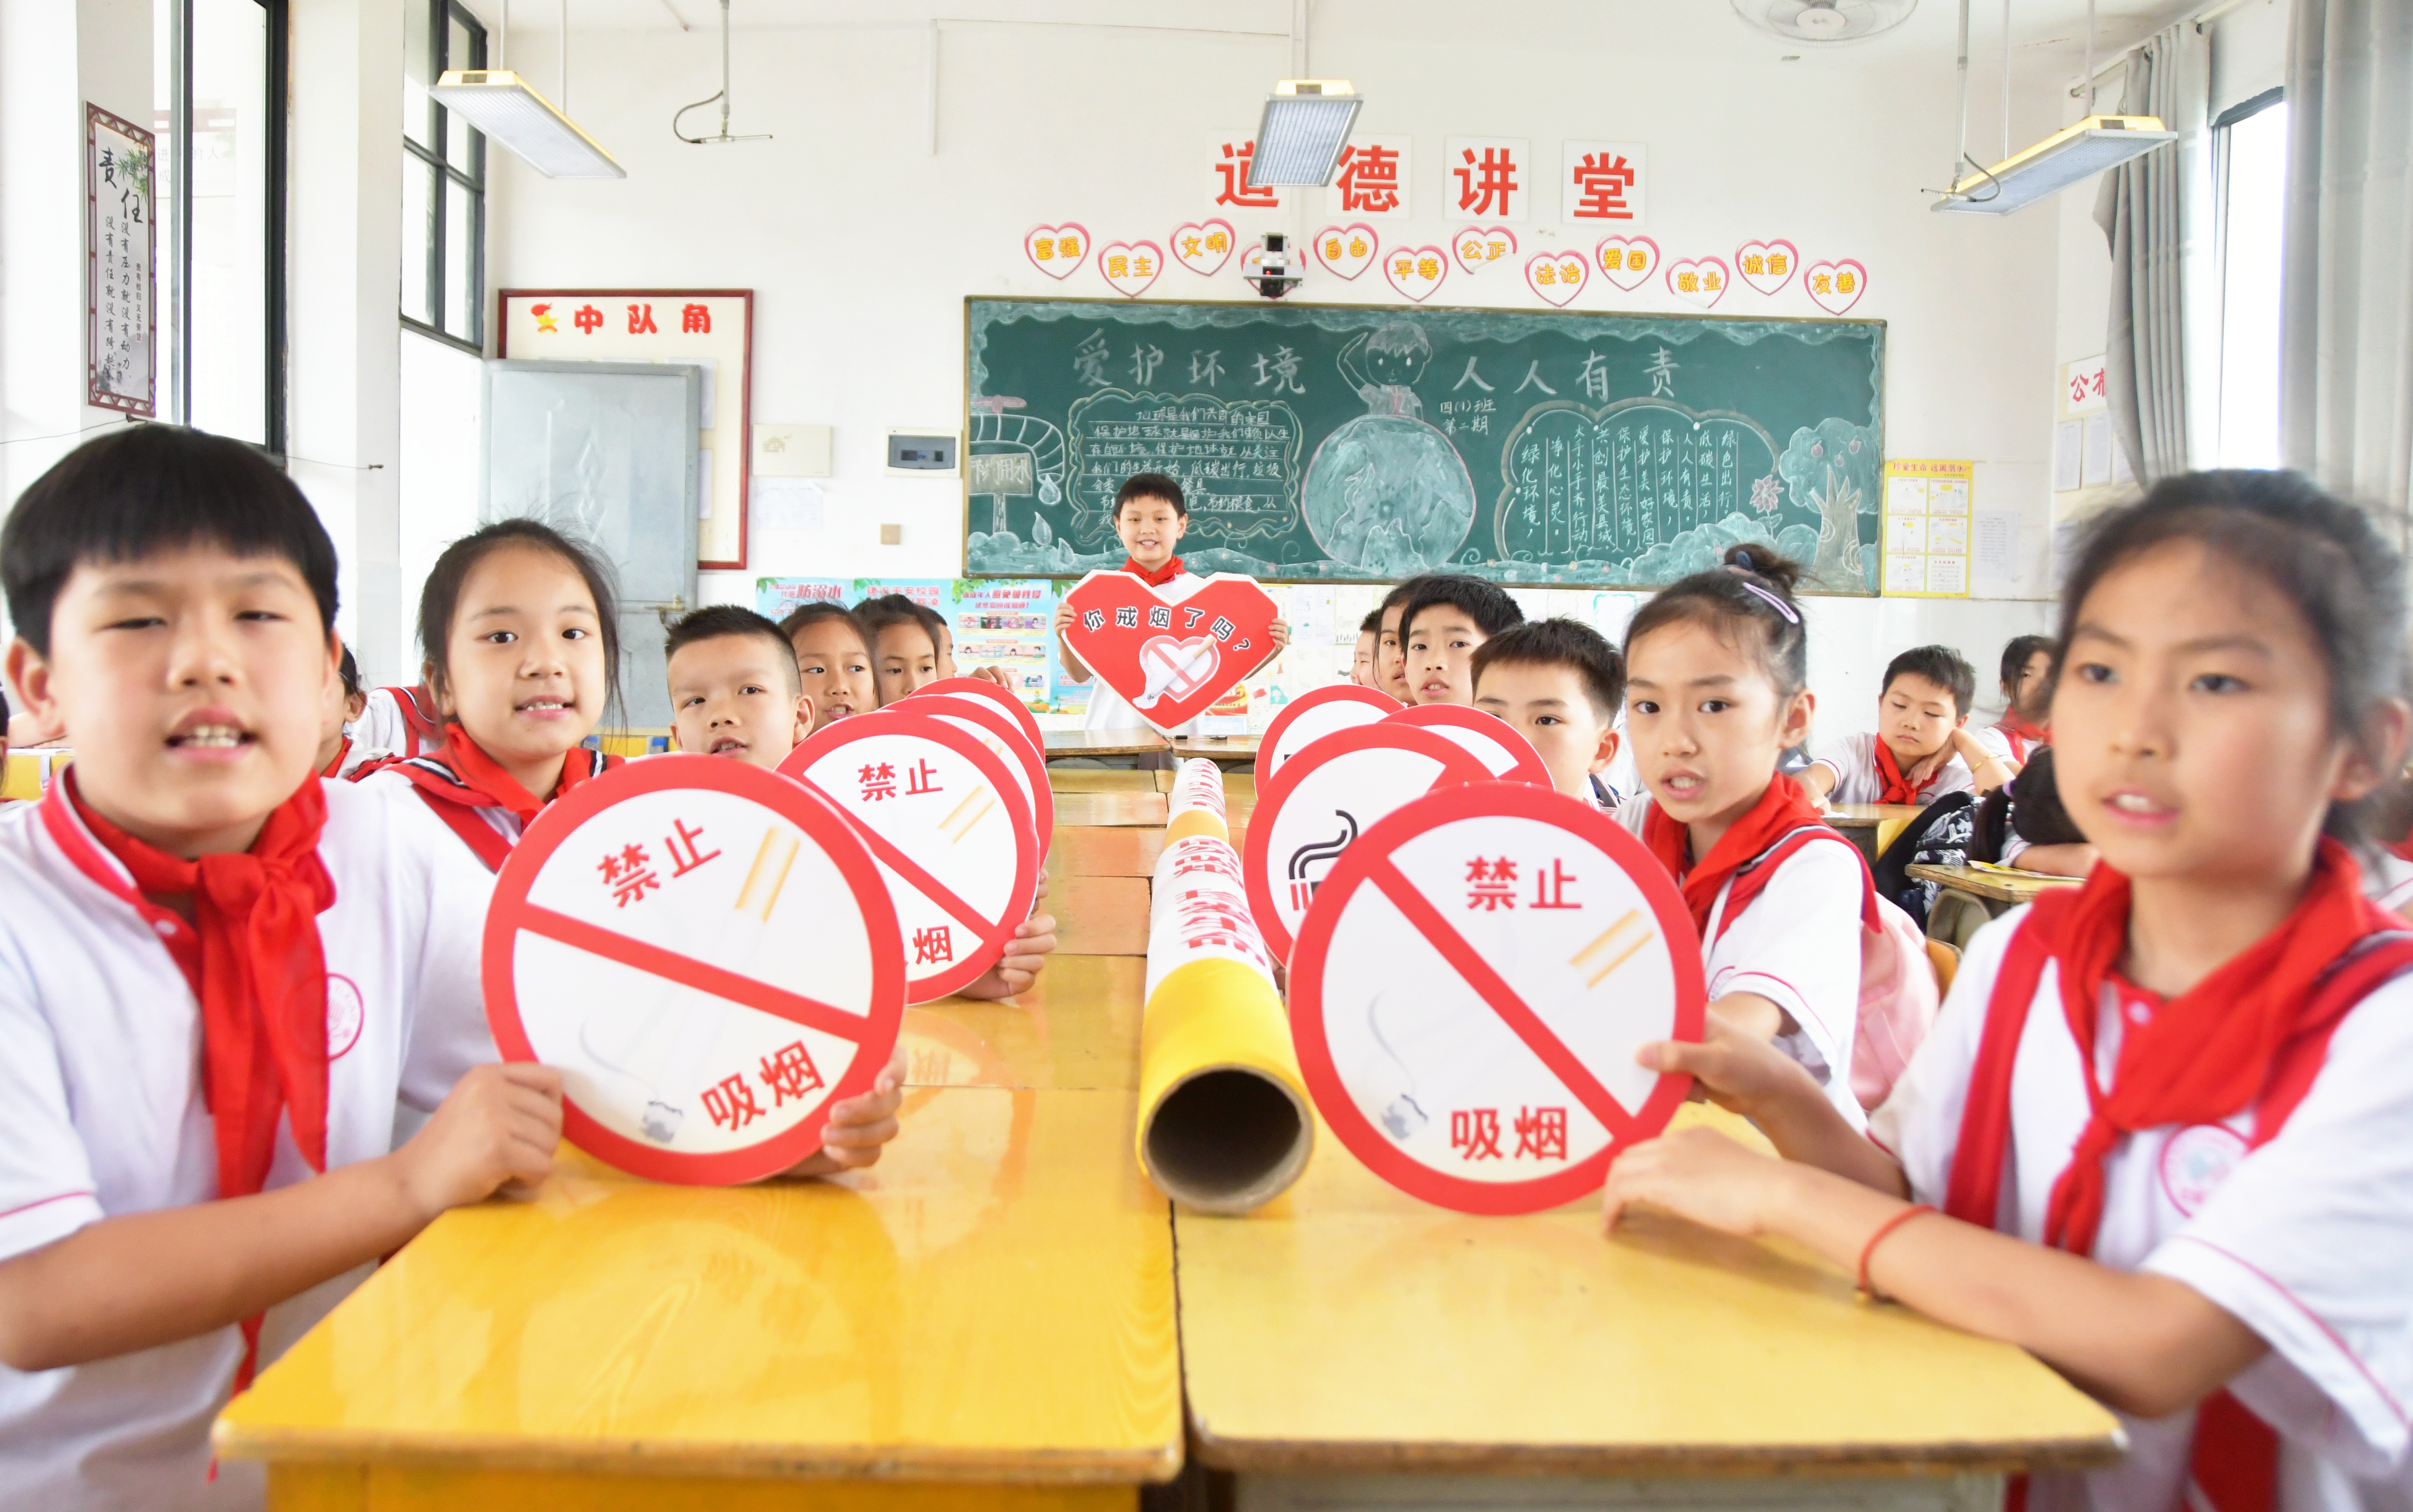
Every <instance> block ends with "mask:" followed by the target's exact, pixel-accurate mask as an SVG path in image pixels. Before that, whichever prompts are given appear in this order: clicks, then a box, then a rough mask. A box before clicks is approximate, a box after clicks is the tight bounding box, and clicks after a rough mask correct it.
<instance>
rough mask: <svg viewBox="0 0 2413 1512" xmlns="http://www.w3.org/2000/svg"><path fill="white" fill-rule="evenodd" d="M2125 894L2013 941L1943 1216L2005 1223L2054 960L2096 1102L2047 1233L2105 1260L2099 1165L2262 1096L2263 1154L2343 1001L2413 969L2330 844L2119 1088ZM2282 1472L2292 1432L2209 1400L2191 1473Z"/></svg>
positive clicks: (2135, 1030) (2094, 898)
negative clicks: (2039, 994) (2284, 905)
mask: <svg viewBox="0 0 2413 1512" xmlns="http://www.w3.org/2000/svg"><path fill="white" fill-rule="evenodd" d="M2128 897H2129V887H2128V879H2127V878H2126V877H2124V876H2123V875H2121V874H2120V873H2119V872H2116V871H2113V870H2112V869H2111V868H2110V867H2106V866H2097V867H2095V871H2094V873H2093V874H2092V875H2091V876H2089V877H2088V878H2087V880H2086V885H2085V886H2083V887H2079V888H2064V889H2056V890H2054V891H2052V892H2049V893H2046V894H2045V895H2044V896H2043V897H2039V898H2038V899H2036V903H2035V904H2034V905H2033V906H2032V907H2031V909H2030V911H2029V913H2028V917H2027V919H2026V921H2025V922H2024V923H2022V924H2021V926H2020V930H2019V933H2018V934H2016V935H2014V936H2013V937H2012V939H2011V943H2010V949H2009V950H2008V952H2007V953H2006V955H2005V956H2004V960H2003V966H2002V969H2001V971H1999V973H1998V974H1997V975H1996V976H1995V978H1994V989H1993V993H1992V995H1991V998H1990V999H1989V1001H1988V1002H1987V1005H1986V1024H1985V1028H1984V1030H1982V1033H1981V1036H1980V1038H1979V1040H1978V1045H1977V1058H1976V1063H1975V1064H1974V1065H1973V1066H1972V1067H1971V1070H1970V1076H1969V1091H1968V1101H1967V1104H1966V1105H1965V1107H1964V1109H1963V1111H1962V1113H1961V1137H1960V1141H1959V1144H1958V1145H1957V1146H1956V1147H1955V1149H1954V1150H1953V1154H1952V1171H1951V1177H1950V1180H1949V1184H1948V1186H1947V1190H1946V1194H1945V1201H1944V1210H1945V1211H1946V1212H1947V1213H1949V1214H1950V1215H1951V1216H1953V1217H1954V1218H1958V1219H1960V1220H1961V1221H1962V1222H1964V1223H1976V1224H1977V1225H1979V1226H1980V1227H1984V1228H1992V1227H1994V1226H1995V1223H1996V1220H1997V1218H1998V1216H1999V1215H2000V1213H2001V1200H2002V1187H2003V1179H2004V1174H2005V1170H2006V1166H2007V1164H2008V1161H2009V1157H2010V1151H2011V1143H2012V1138H2013V1134H2014V1131H2013V1130H2012V1128H2011V1113H2010V1102H2011V1075H2012V1071H2013V1067H2014V1063H2015V1061H2016V1060H2017V1059H2018V1053H2019V1045H2020V1038H2021V1034H2022V1032H2024V1030H2025V1029H2026V1027H2027V1016H2028V1012H2029V1008H2030V1005H2031V1004H2032V1003H2033V1002H2034V1001H2035V1000H2036V986H2037V983H2038V982H2039V981H2040V980H2041V978H2042V976H2043V973H2044V967H2045V963H2046V962H2047V961H2052V962H2056V963H2057V964H2058V965H2059V968H2060V972H2061V1000H2062V1012H2063V1015H2064V1016H2065V1018H2066V1019H2067V1021H2068V1025H2069V1030H2070V1035H2071V1037H2072V1038H2073V1039H2074V1040H2075V1041H2076V1042H2077V1045H2078V1063H2079V1065H2080V1067H2081V1068H2082V1070H2083V1072H2084V1074H2085V1076H2086V1095H2087V1101H2088V1103H2089V1104H2091V1106H2092V1108H2093V1110H2094V1111H2093V1116H2092V1117H2091V1118H2090V1119H2089V1120H2088V1122H2087V1125H2086V1129H2085V1132H2084V1133H2082V1134H2080V1136H2079V1139H2078V1143H2077V1146H2076V1147H2075V1148H2074V1149H2072V1150H2071V1151H2070V1160H2069V1164H2068V1166H2067V1167H2066V1168H2065V1169H2064V1170H2063V1171H2062V1173H2061V1175H2060V1177H2059V1178H2057V1179H2056V1180H2055V1181H2054V1182H2053V1187H2052V1193H2051V1196H2050V1199H2049V1200H2048V1205H2047V1208H2046V1214H2045V1238H2044V1242H2045V1243H2047V1244H2049V1245H2052V1246H2054V1247H2056V1248H2059V1249H2063V1250H2067V1251H2069V1252H2070V1253H2074V1254H2091V1253H2094V1249H2095V1236H2096V1233H2097V1230H2098V1229H2099V1228H2100V1226H2101V1223H2102V1219H2103V1202H2104V1172H2103V1162H2104V1160H2105V1158H2106V1157H2108V1156H2109V1155H2110V1153H2111V1151H2112V1150H2113V1149H2116V1148H2118V1146H2119V1145H2120V1143H2121V1141H2123V1140H2124V1139H2125V1138H2126V1137H2127V1136H2128V1135H2129V1134H2133V1133H2135V1132H2137V1131H2139V1130H2142V1129H2152V1128H2157V1127H2161V1126H2163V1125H2167V1124H2173V1123H2176V1124H2194V1123H2215V1122H2220V1121H2222V1120H2225V1119H2229V1118H2231V1117H2234V1116H2235V1115H2236V1114H2238V1113H2240V1112H2242V1111H2243V1110H2244V1109H2245V1108H2246V1107H2248V1106H2251V1107H2252V1108H2253V1109H2254V1133H2253V1134H2252V1136H2251V1137H2250V1138H2249V1140H2248V1141H2247V1148H2248V1149H2258V1148H2260V1147H2261V1146H2262V1145H2264V1144H2266V1143H2268V1142H2269V1141H2270V1140H2271V1139H2272V1136H2274V1135H2275V1134H2278V1133H2279V1131H2280V1130H2281V1129H2282V1128H2283V1127H2285V1126H2286V1124H2287V1119H2288V1116H2289V1115H2290V1114H2292V1113H2294V1112H2295V1110H2296V1106H2297V1104H2300V1103H2302V1101H2303V1098H2304V1094H2305V1093H2306V1092H2308V1091H2309V1090H2311V1089H2312V1085H2313V1079H2314V1077H2315V1076H2317V1075H2318V1074H2319V1072H2320V1069H2321V1066H2322V1063H2323V1062H2324V1060H2326V1059H2327V1057H2328V1054H2329V1042H2330V1036H2331V1035H2332V1033H2334V1032H2335V1031H2336V1030H2337V1027H2338V1025H2339V1023H2341V1022H2342V1021H2343V1020H2344V1019H2345V1017H2346V1014H2347V1012H2348V1011H2350V1010H2351V1009H2352V1008H2353V1007H2354V1006H2355V1005H2356V1004H2357V1003H2359V1002H2361V1001H2362V1000H2363V999H2364V998H2365V997H2367V996H2369V995H2370V994H2371V992H2372V991H2373V990H2374V989H2376V987H2378V986H2380V985H2381V984H2382V983H2384V982H2386V981H2387V980H2389V979H2390V978H2391V977H2393V976H2396V975H2398V974H2400V973H2401V972H2403V971H2406V970H2408V969H2413V940H2408V939H2406V937H2405V936H2404V935H2403V933H2402V931H2401V929H2400V928H2399V926H2397V925H2396V924H2395V923H2394V922H2392V921H2391V918H2390V916H2389V915H2388V914H2386V913H2384V912H2380V910H2379V909H2378V908H2377V907H2376V906H2375V905H2373V904H2372V903H2370V902H2369V901H2367V900H2366V899H2365V898H2364V897H2363V896H2362V887H2361V872H2360V870H2359V869H2358V868H2357V867H2356V866H2355V864H2354V858H2353V856H2351V855H2350V854H2348V853H2347V852H2346V848H2345V847H2344V846H2342V845H2340V844H2339V843H2338V842H2337V841H2335V840H2332V839H2323V840H2322V841H2321V842H2320V850H2319V852H2318V854H2317V858H2316V860H2315V863H2314V867H2313V876H2312V881H2311V883H2310V885H2308V886H2307V887H2306V888H2305V889H2304V896H2303V897H2302V899H2301V900H2300V901H2299V902H2298V903H2297V904H2296V907H2295V910H2294V911H2293V912H2290V913H2289V914H2288V915H2287V918H2286V919H2285V920H2284V921H2282V922H2281V924H2280V925H2279V926H2278V927H2277V928H2275V929H2273V930H2272V931H2271V932H2270V933H2269V934H2267V935H2264V936H2263V937H2262V938H2261V939H2260V940H2258V941H2255V942H2254V943H2253V944H2251V945H2248V946H2246V947H2245V949H2243V950H2242V951H2240V952H2238V953H2237V954H2236V955H2235V956H2230V957H2229V958H2228V960H2227V961H2225V962H2223V963H2222V964H2221V966H2220V967H2219V968H2218V969H2217V970H2216V971H2213V972H2212V974H2211V975H2209V976H2207V977H2205V978H2204V979H2203V980H2202V981H2200V982H2198V983H2197V984H2196V985H2195V986H2193V987H2191V988H2189V989H2188V990H2187V991H2185V992H2184V993H2182V994H2180V995H2179V996H2178V997H2176V998H2173V999H2169V1000H2168V1001H2163V1002H2160V1003H2158V1004H2157V1005H2155V1006H2154V1013H2153V1015H2152V1016H2151V1017H2150V1018H2149V1019H2147V1020H2146V1022H2144V1023H2143V1024H2139V1023H2137V1022H2135V1020H2134V1019H2133V1017H2132V1018H2131V1019H2129V1021H2128V1022H2127V1023H2126V1024H2125V1025H2124V1028H2123V1030H2122V1032H2121V1039H2120V1056H2119V1064H2118V1067H2117V1070H2116V1073H2115V1075H2114V1076H2113V1078H2112V1089H2111V1090H2110V1091H2109V1092H2106V1091H2104V1090H2103V1089H2102V1088H2101V1087H2100V1086H2098V1085H2097V1084H2096V1082H2095V1027H2096V1025H2097V1023H2098V1022H2099V1018H2100V1013H2101V1006H2102V988H2103V986H2104V984H2105V983H2106V982H2112V981H2116V980H2117V978H2116V976H2115V975H2114V970H2115V967H2116V965H2117V963H2118V961H2119V958H2120V955H2121V952H2122V951H2123V950H2124V948H2125V947H2126V944H2127V935H2128ZM2391 935H2392V938H2380V939H2374V938H2373V937H2375V936H2379V937H2388V936H2391ZM2121 988H2122V990H2121V994H2120V995H2121V997H2122V999H2123V1000H2124V1001H2129V1002H2134V1001H2139V1000H2140V999H2146V1000H2147V1001H2150V999H2149V998H2148V995H2146V994H2143V993H2140V992H2139V991H2138V990H2137V989H2136V988H2134V987H2132V986H2127V985H2126V984H2124V983H2123V984H2121ZM2277 1466H2278V1438H2277V1435H2276V1434H2275V1433H2273V1432H2272V1430H2271V1429H2270V1427H2269V1426H2268V1425H2267V1424H2265V1423H2263V1422H2262V1421H2261V1420H2260V1419H2259V1418H2258V1417H2256V1416H2254V1415H2253V1413H2252V1412H2250V1411H2249V1410H2248V1409H2246V1408H2245V1407H2244V1405H2243V1403H2241V1402H2239V1401H2237V1400H2236V1399H2235V1398H2234V1397H2233V1396H2231V1395H2230V1394H2229V1393H2228V1392H2227V1391H2225V1390H2224V1391H2217V1392H2214V1393H2213V1395H2212V1396H2211V1397H2209V1398H2207V1399H2206V1400H2205V1401H2204V1402H2203V1404H2202V1406H2201V1409H2200V1410H2199V1412H2198V1417H2197V1422H2196V1432H2195V1446H2194V1450H2193V1462H2192V1464H2191V1466H2190V1474H2191V1475H2192V1477H2193V1478H2194V1479H2195V1481H2196V1483H2197V1484H2198V1486H2200V1487H2202V1488H2203V1489H2204V1490H2206V1492H2207V1493H2208V1494H2209V1495H2210V1497H2211V1500H2212V1503H2213V1506H2214V1507H2215V1508H2217V1509H2218V1512H2261V1509H2268V1508H2269V1507H2271V1506H2272V1505H2275V1496H2276V1485H2277V1481H2276V1475H2277Z"/></svg>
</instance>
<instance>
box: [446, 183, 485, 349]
mask: <svg viewBox="0 0 2413 1512" xmlns="http://www.w3.org/2000/svg"><path fill="white" fill-rule="evenodd" d="M444 192H445V193H446V194H447V195H449V196H450V197H451V199H450V200H449V202H448V203H447V204H446V206H445V210H444V240H445V242H446V243H447V245H446V246H445V248H444V330H445V332H446V333H447V334H451V335H455V336H459V337H460V338H461V339H462V340H464V341H475V340H477V339H478V333H477V328H476V324H475V321H476V319H477V309H478V304H479V298H478V287H477V280H476V276H475V274H474V273H473V271H472V270H473V269H474V267H475V265H476V259H477V254H478V210H477V206H476V205H475V204H473V203H471V201H470V194H469V191H468V190H467V189H466V188H465V187H463V186H462V185H458V184H455V183H453V182H452V180H450V179H447V180H445V182H444Z"/></svg>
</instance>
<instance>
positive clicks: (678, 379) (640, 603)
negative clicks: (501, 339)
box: [479, 362, 703, 731]
mask: <svg viewBox="0 0 2413 1512" xmlns="http://www.w3.org/2000/svg"><path fill="white" fill-rule="evenodd" d="M485 412H486V440H485V467H484V471H483V475H482V477H483V492H482V495H481V498H480V500H479V518H480V519H481V520H484V521H489V522H491V521H495V520H502V519H511V518H517V517H523V516H524V517H526V518H529V519H534V520H541V521H543V522H544V523H545V524H546V525H549V526H553V527H554V528H555V529H556V530H558V531H560V532H561V533H562V534H564V535H566V536H570V537H572V538H574V539H578V540H583V541H586V542H588V543H589V544H591V545H593V546H595V547H596V548H597V549H598V550H599V551H600V552H601V553H602V555H603V556H604V557H605V558H606V559H607V560H609V561H610V562H611V563H612V565H613V568H614V571H615V572H616V573H617V575H618V578H619V584H618V586H619V592H620V623H619V631H620V706H619V707H618V708H617V709H615V710H614V711H612V712H610V713H607V714H606V715H605V716H604V719H603V723H604V727H605V728H607V729H610V728H625V729H629V730H632V731H659V730H664V729H667V728H668V727H669V725H670V722H671V706H670V692H669V689H668V688H667V687H666V686H665V684H664V673H663V667H662V634H663V629H664V627H665V625H666V624H667V623H668V622H669V621H670V620H672V619H675V618H676V617H677V616H678V615H681V614H684V613H685V612H686V611H687V610H688V609H689V608H690V607H692V606H693V605H694V603H695V587H696V583H695V574H696V568H695V560H696V557H695V554H696V530H697V524H698V521H699V519H700V517H701V514H702V511H703V452H702V451H701V449H700V446H699V444H698V434H699V433H698V426H699V425H700V424H701V422H702V416H703V369H702V368H700V367H697V366H695V365H693V364H691V363H533V362H490V363H487V364H486V405H485Z"/></svg>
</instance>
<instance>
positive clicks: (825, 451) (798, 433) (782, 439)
mask: <svg viewBox="0 0 2413 1512" xmlns="http://www.w3.org/2000/svg"><path fill="white" fill-rule="evenodd" d="M829 475H830V428H829V427H828V426H827V425H757V426H755V427H754V476H755V477H757V478H826V477H828V476H829Z"/></svg>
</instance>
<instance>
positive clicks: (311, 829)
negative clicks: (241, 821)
mask: <svg viewBox="0 0 2413 1512" xmlns="http://www.w3.org/2000/svg"><path fill="white" fill-rule="evenodd" d="M60 791H62V792H64V793H66V794H67V803H68V804H70V805H72V806H73V807H74V809H75V813H76V817H77V818H79V819H81V820H82V821H83V824H84V827H85V828H86V829H88V830H90V831H91V832H92V836H93V838H95V839H96V840H98V841H99V842H100V844H101V846H102V848H103V849H105V850H106V851H108V852H109V853H110V854H111V855H113V856H115V857H116V858H117V859H118V861H119V862H120V863H122V864H123V865H124V866H125V867H126V872H127V874H128V875H129V876H131V877H132V878H133V881H134V887H135V890H136V892H138V893H142V894H148V895H150V896H152V897H180V896H181V897H190V898H191V899H192V903H193V932H194V933H195V934H196V935H198V936H200V948H199V950H198V952H195V951H190V950H187V951H185V952H171V954H172V955H176V956H178V959H177V962H176V964H177V965H178V966H179V967H180V968H182V969H183V971H184V972H185V980H186V981H187V982H189V983H191V984H192V988H193V996H194V998H195V999H197V1000H198V1001H200V1009H201V1056H202V1083H201V1085H202V1089H203V1090H204V1092H205V1093H206V1094H207V1097H208V1102H209V1109H210V1122H211V1124H212V1125H213V1127H214V1131H215V1134H216V1138H217V1152H218V1161H217V1174H218V1195H219V1196H220V1197H222V1198H223V1197H247V1196H250V1195H252V1194H253V1193H257V1192H259V1190H260V1188H261V1185H262V1183H264V1182H265V1181H266V1180H267V1179H268V1168H269V1164H270V1163H271V1162H272V1161H273V1160H274V1158H275V1154H276V1126H277V1123H278V1120H279V1119H289V1120H290V1123H291V1126H292V1129H293V1143H294V1145H295V1146H296V1147H297V1148H299V1149H300V1150H301V1151H302V1158H303V1160H305V1161H307V1162H309V1163H310V1168H311V1169H312V1170H314V1171H323V1170H325V1169H326V1168H327V957H326V952H325V949H324V947H323V946H322V945H321V944H320V942H319V940H318V915H319V914H321V913H323V912H326V911H327V910H328V909H329V908H331V907H333V904H334V901H335V884H334V882H333V879H331V878H329V877H328V875H327V867H326V866H325V864H324V863H323V862H321V861H320V860H319V859H318V835H319V831H320V829H321V828H322V827H323V826H324V825H325V823H326V820H327V795H326V790H325V789H323V788H321V787H320V786H319V785H318V778H317V777H316V776H315V775H314V776H312V777H309V778H305V779H303V783H302V785H301V786H300V787H299V788H296V789H294V790H293V795H292V796H291V797H289V798H288V799H286V800H285V801H284V802H283V803H281V804H279V805H277V806H276V808H275V809H274V811H272V812H271V813H270V814H269V816H268V823H266V824H265V825H263V826H261V828H260V831H259V838H257V839H255V840H253V841H252V843H251V849H250V850H248V851H244V852H238V853H235V854H231V855H205V856H203V857H201V858H200V860H198V861H185V860H180V859H179V858H177V857H175V856H171V855H169V854H167V853H166V852H162V851H159V850H157V849H155V848H154V847H152V846H151V845H149V844H147V843H145V842H144V841H141V840H139V839H137V838H134V837H133V836H131V835H128V834H126V832H125V831H124V830H122V829H119V828H118V827H117V826H116V825H114V824H112V823H110V822H109V821H108V820H106V819H103V818H101V817H100V816H99V815H98V814H96V813H94V812H93V811H92V809H91V808H88V807H86V806H85V804H84V802H83V798H82V795H81V793H78V792H77V790H76V776H75V772H74V770H73V769H72V768H70V769H69V770H68V771H67V773H66V774H65V776H64V777H63V778H62V780H61V783H60ZM44 817H45V818H46V819H50V820H52V823H53V825H54V829H55V826H56V825H62V824H65V823H67V816H66V815H65V813H63V812H60V813H55V814H46V815H45V816H44ZM259 1324H260V1319H259V1315H257V1314H255V1315H254V1316H251V1317H248V1318H245V1319H244V1320H243V1338H244V1353H243V1363H242V1365H241V1366H240V1367H239V1368H238V1369H237V1371H236V1374H235V1387H234V1388H235V1389H236V1390H237V1391H241V1390H243V1389H244V1387H245V1386H249V1385H250V1384H251V1375H252V1371H253V1369H254V1368H255V1366H256V1365H257V1364H258V1361H259Z"/></svg>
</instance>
